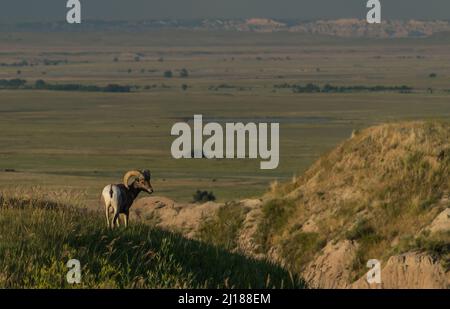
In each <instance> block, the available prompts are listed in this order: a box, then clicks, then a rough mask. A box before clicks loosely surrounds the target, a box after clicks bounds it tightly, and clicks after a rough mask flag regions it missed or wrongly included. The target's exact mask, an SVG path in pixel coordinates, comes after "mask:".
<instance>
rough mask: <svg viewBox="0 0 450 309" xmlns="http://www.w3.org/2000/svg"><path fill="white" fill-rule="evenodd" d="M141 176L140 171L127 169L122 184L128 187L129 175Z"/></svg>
mask: <svg viewBox="0 0 450 309" xmlns="http://www.w3.org/2000/svg"><path fill="white" fill-rule="evenodd" d="M133 176H134V177H142V176H143V175H142V173H141V172H139V171H129V172H127V173H126V174H125V175H124V176H123V184H124V185H125V187H127V189H128V180H129V179H130V178H131V177H133Z"/></svg>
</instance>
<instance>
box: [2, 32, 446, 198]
mask: <svg viewBox="0 0 450 309" xmlns="http://www.w3.org/2000/svg"><path fill="white" fill-rule="evenodd" d="M0 44H1V47H2V48H1V50H0V64H5V65H3V66H0V79H12V78H21V79H25V80H27V82H28V83H30V84H33V83H34V82H35V81H36V80H39V79H42V80H45V81H46V82H49V83H52V84H58V83H60V84H66V83H76V84H83V85H99V86H105V85H108V84H111V83H114V84H120V85H129V86H132V92H131V93H103V92H60V91H46V90H0V132H1V134H0V187H1V188H2V189H8V188H9V189H11V188H13V187H15V186H17V184H21V185H25V186H26V185H41V186H45V187H46V188H47V189H48V190H56V189H60V188H63V189H71V190H76V191H79V192H81V193H83V194H85V195H86V199H87V200H88V204H94V203H97V201H98V198H99V196H98V195H99V192H100V190H101V188H102V186H103V185H104V184H107V183H110V182H117V181H120V179H121V176H122V173H123V172H124V171H126V170H129V169H131V168H149V169H151V170H152V172H153V175H154V180H153V186H154V188H155V189H156V190H157V193H158V195H166V196H170V197H172V198H176V199H180V200H190V199H191V196H192V194H193V193H194V191H195V190H197V189H202V190H208V191H214V193H215V195H216V196H217V198H218V199H219V200H226V199H238V198H242V197H248V196H256V195H259V194H260V193H262V192H264V191H265V190H266V187H267V184H268V183H269V182H270V181H271V180H273V179H281V180H282V179H287V178H290V177H292V175H293V174H294V173H301V172H302V171H304V170H305V169H306V168H307V167H308V166H309V165H310V164H311V163H312V162H313V161H314V160H315V159H317V158H318V157H319V155H320V154H322V153H324V152H325V151H326V150H329V149H331V148H332V147H333V146H335V145H336V144H337V143H339V142H340V141H342V140H343V139H346V138H348V137H349V136H350V134H351V132H352V131H353V130H354V129H359V128H363V127H367V126H369V125H371V124H376V123H380V122H389V121H395V120H400V119H401V120H411V119H436V118H440V119H449V118H450V100H449V99H450V93H449V91H448V90H449V89H450V64H449V63H450V61H449V60H450V55H449V54H448V50H449V47H450V46H449V45H450V40H449V38H447V37H433V38H429V39H417V40H370V41H369V40H348V39H335V38H318V37H309V36H302V35H298V34H291V33H274V34H261V33H259V34H257V33H233V32H217V33H215V32H189V31H155V32H145V33H139V32H138V33H87V32H86V33H70V34H67V33H66V34H61V33H33V34H30V33H13V34H6V33H0ZM24 60H25V61H26V62H27V63H28V65H20V63H21V62H23V61H24ZM54 62H57V65H54V64H52V63H54ZM22 64H23V63H22ZM30 64H33V65H30ZM183 68H185V69H187V70H188V72H189V76H188V77H185V78H182V77H180V76H179V75H180V72H181V69H183ZM167 70H171V71H172V73H173V77H172V78H166V77H164V72H165V71H167ZM433 74H434V75H433ZM285 83H287V84H302V85H304V84H307V83H315V84H318V85H320V86H323V85H325V84H327V83H330V84H332V85H334V86H355V85H366V86H376V85H384V86H401V85H406V86H409V87H412V88H414V90H413V91H412V93H408V94H402V93H396V92H380V93H373V92H356V93H342V94H338V93H315V94H299V93H293V91H292V89H289V88H277V87H275V86H276V85H280V84H285ZM182 85H186V86H187V89H186V90H182ZM194 114H203V116H204V119H205V121H209V120H210V121H219V122H228V121H230V122H236V121H243V122H249V121H256V122H258V121H261V122H270V121H276V122H280V126H281V133H280V134H281V136H280V155H281V159H280V165H279V168H278V169H276V170H274V171H261V170H259V160H211V161H208V160H181V161H177V160H174V159H173V158H172V157H171V154H170V145H171V142H172V140H173V137H171V136H170V128H171V126H172V125H173V124H174V123H175V122H177V121H186V120H189V119H191V118H192V117H193V115H194ZM5 170H8V172H5ZM14 171H15V172H14Z"/></svg>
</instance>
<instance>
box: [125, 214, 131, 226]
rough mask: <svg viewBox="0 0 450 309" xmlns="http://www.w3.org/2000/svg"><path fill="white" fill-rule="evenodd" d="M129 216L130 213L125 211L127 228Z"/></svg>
mask: <svg viewBox="0 0 450 309" xmlns="http://www.w3.org/2000/svg"><path fill="white" fill-rule="evenodd" d="M129 216H130V212H129V211H127V212H126V213H125V227H128V217H129Z"/></svg>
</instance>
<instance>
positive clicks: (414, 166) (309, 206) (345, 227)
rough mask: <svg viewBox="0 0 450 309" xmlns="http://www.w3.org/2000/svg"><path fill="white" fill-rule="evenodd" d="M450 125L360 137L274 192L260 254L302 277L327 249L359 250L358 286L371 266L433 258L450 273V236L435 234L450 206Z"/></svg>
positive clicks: (406, 126)
mask: <svg viewBox="0 0 450 309" xmlns="http://www.w3.org/2000/svg"><path fill="white" fill-rule="evenodd" d="M449 172H450V125H449V124H448V123H440V122H408V123H399V124H387V125H381V126H376V127H372V128H369V129H366V130H363V131H361V132H354V134H353V136H352V138H350V139H348V140H346V141H345V142H343V143H342V144H340V145H339V146H338V147H337V148H335V149H334V150H333V151H331V152H330V153H328V154H326V155H325V156H323V157H322V158H321V159H319V160H318V161H317V162H316V163H315V164H314V165H313V166H312V167H311V168H310V169H309V170H308V171H307V172H306V173H305V174H304V175H303V176H301V177H298V178H294V179H293V180H292V182H291V183H288V184H280V185H274V186H273V190H272V192H271V193H270V194H269V196H270V199H269V201H268V202H267V203H266V204H265V205H264V206H263V218H262V220H261V223H260V225H259V232H258V234H257V235H258V236H259V240H258V241H259V242H260V244H261V248H263V249H266V250H268V249H269V248H273V247H275V248H277V253H278V255H279V256H280V257H281V258H282V259H283V260H284V261H286V263H287V264H289V265H290V267H291V269H295V270H300V271H301V270H302V269H303V268H304V267H305V265H306V263H307V262H308V261H311V259H312V258H313V257H314V255H315V254H316V253H318V252H319V250H320V249H322V248H323V247H324V246H325V244H327V243H328V242H330V241H331V242H334V243H336V242H338V241H340V240H345V239H348V240H351V241H354V242H356V244H357V245H358V252H357V254H356V257H355V260H354V261H353V272H354V274H355V278H356V277H358V276H360V275H361V274H362V272H363V271H365V269H366V266H365V263H366V262H367V261H368V260H369V259H371V258H377V259H379V260H385V259H386V258H387V257H389V256H391V255H393V254H398V253H402V252H405V251H409V250H419V251H428V252H430V253H432V254H433V255H435V256H436V257H438V258H441V260H442V262H443V263H444V264H445V267H446V268H447V269H448V267H449V248H450V232H449V231H448V230H447V231H441V232H439V233H430V231H429V230H428V229H427V228H428V227H429V225H430V223H431V222H432V221H433V219H434V218H435V217H436V216H437V215H438V214H439V213H440V212H442V211H443V210H444V209H445V208H446V207H448V206H449V202H448V192H449V185H450V178H449Z"/></svg>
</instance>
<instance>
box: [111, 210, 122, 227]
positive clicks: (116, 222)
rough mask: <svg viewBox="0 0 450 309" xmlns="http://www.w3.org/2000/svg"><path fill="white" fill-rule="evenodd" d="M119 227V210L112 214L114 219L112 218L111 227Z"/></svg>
mask: <svg viewBox="0 0 450 309" xmlns="http://www.w3.org/2000/svg"><path fill="white" fill-rule="evenodd" d="M116 225H117V227H120V223H119V212H116V214H115V215H114V219H113V227H116Z"/></svg>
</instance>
